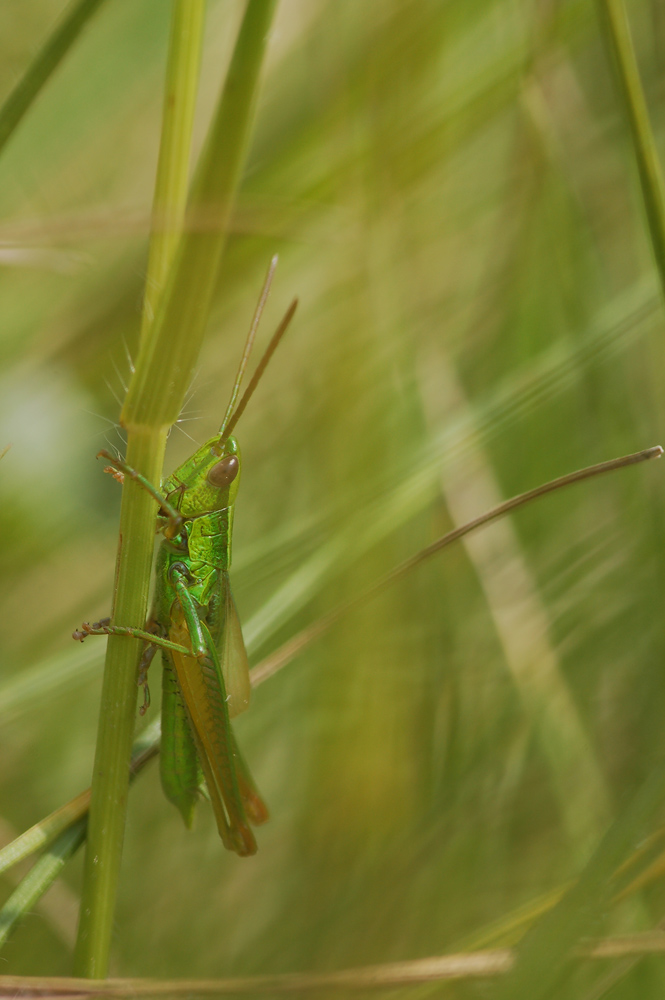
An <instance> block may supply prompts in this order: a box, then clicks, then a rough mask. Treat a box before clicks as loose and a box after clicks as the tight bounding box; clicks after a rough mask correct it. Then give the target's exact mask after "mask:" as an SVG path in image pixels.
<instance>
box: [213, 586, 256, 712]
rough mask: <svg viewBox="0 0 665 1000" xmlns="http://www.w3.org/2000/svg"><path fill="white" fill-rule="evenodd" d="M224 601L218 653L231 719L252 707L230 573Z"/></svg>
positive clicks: (245, 653)
mask: <svg viewBox="0 0 665 1000" xmlns="http://www.w3.org/2000/svg"><path fill="white" fill-rule="evenodd" d="M223 592H224V599H223V605H222V609H221V610H222V621H221V628H220V631H219V638H218V643H217V650H218V653H219V662H220V665H221V668H222V675H223V678H224V687H225V688H226V703H227V706H228V710H229V716H230V718H233V717H234V716H235V715H240V713H241V712H244V711H245V709H246V708H248V707H249V695H250V691H251V688H250V683H249V661H248V660H247V650H246V649H245V640H244V639H243V637H242V628H241V625H240V619H239V618H238V611H237V609H236V605H235V601H234V600H233V594H232V593H231V585H230V583H229V577H228V573H226V572H225V573H224V574H223Z"/></svg>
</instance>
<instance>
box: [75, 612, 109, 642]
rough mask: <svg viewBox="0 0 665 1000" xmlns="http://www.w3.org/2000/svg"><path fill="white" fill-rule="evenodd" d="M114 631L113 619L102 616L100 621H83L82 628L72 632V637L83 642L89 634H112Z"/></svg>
mask: <svg viewBox="0 0 665 1000" xmlns="http://www.w3.org/2000/svg"><path fill="white" fill-rule="evenodd" d="M111 631H112V627H111V619H110V618H101V619H100V620H99V621H98V622H93V623H92V625H91V624H90V622H83V624H82V625H81V627H80V628H75V629H74V631H73V632H72V639H76V641H77V642H83V640H84V639H85V638H87V636H89V635H110V634H111Z"/></svg>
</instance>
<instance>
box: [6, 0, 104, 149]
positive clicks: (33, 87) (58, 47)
mask: <svg viewBox="0 0 665 1000" xmlns="http://www.w3.org/2000/svg"><path fill="white" fill-rule="evenodd" d="M103 2H104V0H75V2H73V3H71V4H70V5H69V7H68V8H67V10H66V12H65V15H64V17H63V18H62V20H61V21H60V23H59V24H58V26H57V27H56V28H55V30H54V31H53V32H52V33H51V34H50V35H49V37H48V39H47V40H46V42H45V43H44V45H43V46H42V48H41V49H40V51H39V52H38V53H37V55H36V56H35V58H34V59H33V60H32V62H31V63H30V65H29V66H28V69H27V70H26V72H25V73H24V74H23V76H22V77H21V79H20V80H19V81H18V83H17V84H16V86H15V87H14V88H13V90H12V91H11V93H10V94H9V96H8V97H7V99H6V100H5V102H4V104H3V105H2V107H0V152H2V150H3V148H4V146H5V145H6V143H7V142H8V141H9V139H10V138H11V136H12V135H13V133H14V130H15V129H16V128H17V127H18V125H19V124H20V122H21V120H22V119H23V117H24V115H26V114H27V112H28V110H29V109H30V107H31V105H32V103H33V101H34V100H35V98H36V97H37V95H38V94H39V92H40V90H41V89H42V87H43V86H44V85H45V84H46V82H47V81H48V80H49V78H50V77H51V75H52V74H53V73H54V71H55V70H56V69H57V68H58V66H59V65H60V63H61V62H62V60H63V59H64V58H65V56H66V55H67V53H68V52H69V50H70V49H71V47H72V45H73V44H74V42H75V41H76V39H77V38H78V36H79V35H80V34H81V31H82V30H83V28H84V27H85V26H86V24H87V23H88V21H89V20H90V18H91V17H92V16H93V14H95V13H96V12H97V9H98V8H99V7H101V5H102V3H103Z"/></svg>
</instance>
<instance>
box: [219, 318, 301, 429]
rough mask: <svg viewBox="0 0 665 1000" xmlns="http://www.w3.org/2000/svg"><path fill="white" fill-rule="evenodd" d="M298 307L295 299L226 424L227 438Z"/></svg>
mask: <svg viewBox="0 0 665 1000" xmlns="http://www.w3.org/2000/svg"><path fill="white" fill-rule="evenodd" d="M297 305H298V299H294V300H293V302H292V303H291V305H290V306H289V308H288V309H287V310H286V312H285V313H284V318H283V319H282V322H281V323H280V324H279V326H278V327H277V329H276V330H275V332H274V333H273V335H272V338H271V340H270V343H269V344H268V346H267V347H266V349H265V352H264V354H263V357H262V358H261V360H260V361H259V363H258V365H257V366H256V371H255V372H254V374H253V375H252V378H251V380H250V383H249V385H248V386H247V388H246V389H245V392H244V394H243V397H242V399H241V400H240V402H239V403H238V406H237V409H236V411H235V413H234V414H233V416H232V417H231V419H230V420H229V422H228V424H226V427H224V428H223V430H224V436H225V437H228V436H229V434H230V433H231V431H232V430H233V428H234V427H235V425H236V424H237V423H238V420H239V419H240V417H241V416H242V414H243V413H244V410H245V407H246V406H247V404H248V402H249V400H250V399H251V396H252V393H253V392H254V390H255V389H256V387H257V385H258V384H259V381H260V379H261V376H262V375H263V373H264V371H265V370H266V368H267V366H268V362H269V361H270V359H271V357H272V356H273V354H274V353H275V350H276V348H277V345H278V344H279V342H280V340H281V339H282V337H283V336H284V334H285V333H286V329H287V327H288V325H289V323H290V322H291V320H292V319H293V314H294V312H295V311H296V307H297ZM221 439H222V438H221V435H220V440H221Z"/></svg>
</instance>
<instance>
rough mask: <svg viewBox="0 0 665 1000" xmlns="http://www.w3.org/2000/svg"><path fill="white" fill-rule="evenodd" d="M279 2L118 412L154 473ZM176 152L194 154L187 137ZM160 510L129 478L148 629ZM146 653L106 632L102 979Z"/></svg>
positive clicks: (231, 90)
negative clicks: (141, 655) (141, 660)
mask: <svg viewBox="0 0 665 1000" xmlns="http://www.w3.org/2000/svg"><path fill="white" fill-rule="evenodd" d="M181 2H184V0H181ZM275 7H276V0H248V2H247V6H246V8H245V14H244V17H243V21H242V25H241V28H240V32H239V34H238V38H237V41H236V45H235V49H234V54H233V58H232V60H231V65H230V67H229V72H228V75H227V78H226V81H225V85H224V88H223V91H222V95H221V98H220V101H219V104H218V108H217V111H216V113H215V116H214V118H213V121H212V124H211V126H210V130H209V133H208V138H207V140H206V144H205V147H204V150H203V153H202V155H201V159H200V162H199V165H198V168H197V172H196V177H195V181H194V183H193V186H192V194H191V197H190V200H189V206H188V213H187V223H186V226H185V231H184V234H183V236H182V237H181V238H180V240H179V241H178V243H177V248H176V250H175V252H174V255H173V261H172V263H171V266H170V267H168V277H167V280H166V284H165V287H164V290H163V292H162V294H161V295H159V296H158V301H157V308H156V313H155V318H154V320H153V321H152V322H150V321H149V319H147V320H146V322H145V323H144V324H143V328H142V339H141V344H140V347H139V356H138V359H137V363H136V370H135V373H134V375H133V378H132V381H131V384H130V387H129V392H128V394H127V398H126V400H125V405H124V407H123V410H122V413H121V422H122V424H123V426H124V427H126V428H127V432H128V444H127V462H128V463H129V464H130V465H132V466H133V467H134V468H136V469H137V470H138V471H139V472H141V473H142V474H143V475H144V476H146V478H148V479H149V480H150V481H152V482H159V481H160V478H161V468H162V463H163V457H164V447H165V443H166V435H167V432H168V428H169V427H170V426H171V424H172V423H173V422H174V420H175V419H176V418H177V416H178V413H179V411H180V407H181V405H182V400H183V398H184V395H185V392H186V390H187V388H188V385H189V382H190V380H191V376H192V371H193V368H194V365H195V363H196V358H197V356H198V353H199V349H200V346H201V343H202V340H203V335H204V332H205V326H206V321H207V318H208V312H209V308H210V302H211V299H212V294H213V290H214V286H215V282H216V279H217V275H218V271H219V263H220V260H221V255H222V251H223V248H224V243H225V240H226V233H227V229H228V221H229V217H230V214H231V208H232V203H233V198H234V195H235V190H236V187H237V184H238V179H239V177H240V174H241V170H242V165H243V162H244V157H245V153H246V149H247V145H248V141H249V135H250V130H251V125H252V121H253V116H254V109H255V105H256V98H257V93H258V84H259V77H260V70H261V66H262V64H263V57H264V53H265V49H266V45H267V40H268V32H269V29H270V25H271V23H272V18H273V14H274V10H275ZM174 83H175V84H176V87H177V81H174ZM177 89H178V91H179V89H180V88H179V87H177ZM173 155H174V156H175V155H177V156H178V158H179V157H181V156H187V157H188V156H189V147H188V146H187V149H186V150H184V151H183V150H179V151H174V154H173ZM162 211H163V209H162ZM167 216H168V213H167ZM166 256H167V257H168V253H167V254H166ZM155 514H156V504H155V502H154V500H152V498H151V497H149V496H148V495H147V493H146V492H145V491H144V490H141V489H140V488H138V487H137V485H136V484H135V483H134V482H131V481H129V482H127V483H126V484H125V486H124V488H123V505H122V511H121V525H120V544H119V549H118V560H117V566H116V584H115V601H114V613H113V619H114V622H117V623H119V624H123V625H130V626H134V627H140V626H142V625H143V623H144V621H145V615H146V609H147V597H148V589H149V583H150V570H151V563H152V551H153V543H154V529H155ZM137 657H138V643H137V642H135V641H133V640H131V639H126V638H124V637H110V638H109V645H108V650H107V659H106V667H105V673H104V687H103V691H102V705H101V714H100V727H99V735H98V742H97V753H96V757H95V769H94V774H93V783H92V802H91V808H90V822H89V828H88V847H87V852H86V868H85V879H84V885H83V895H82V904H81V917H80V923H79V938H78V942H77V952H76V971H77V974H78V975H82V976H87V977H90V978H103V977H104V976H106V974H107V970H108V961H109V950H110V940H111V932H112V925H113V918H114V911H115V901H116V895H117V882H118V876H119V870H120V858H121V854H122V842H123V835H124V827H125V811H126V801H127V791H128V779H129V760H130V753H131V743H132V734H133V728H134V713H135V708H136V693H137V689H136V664H137Z"/></svg>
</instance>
